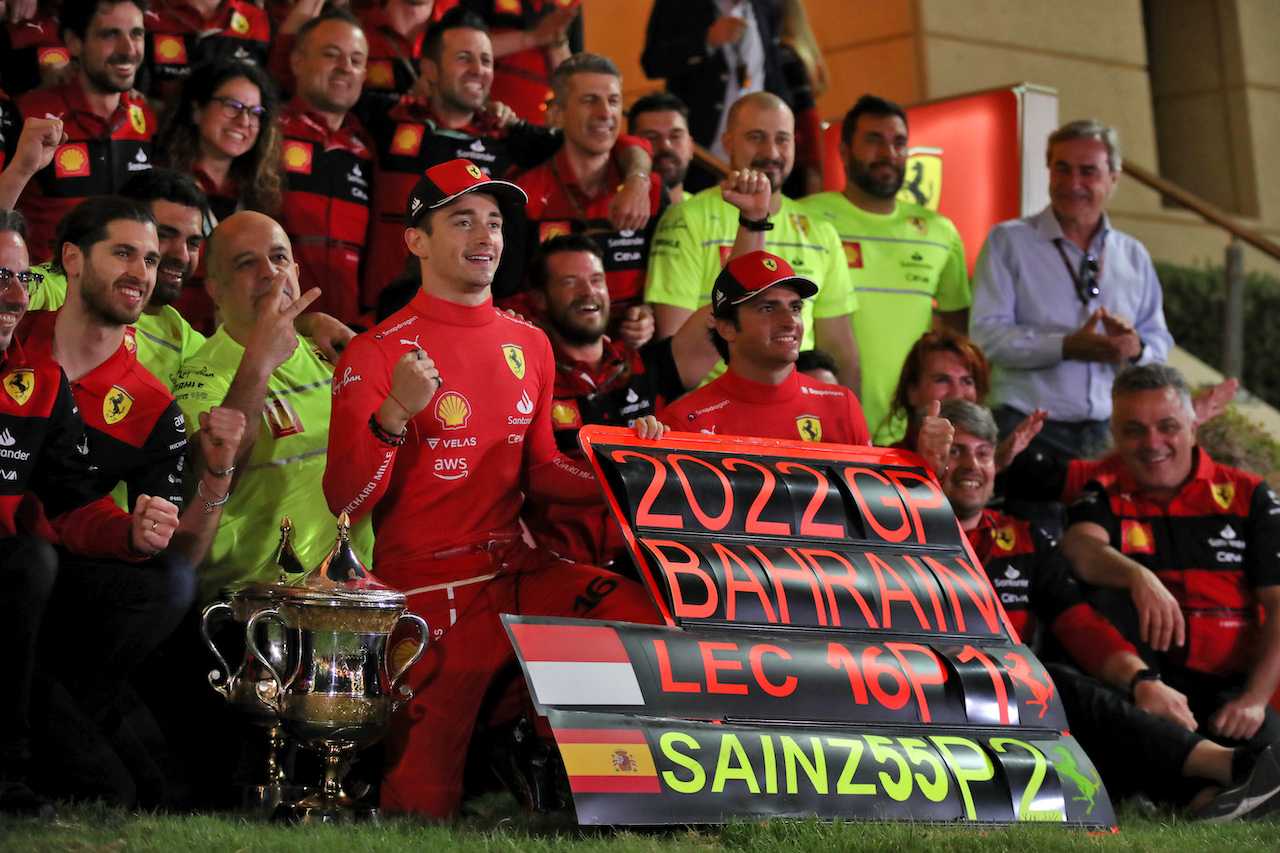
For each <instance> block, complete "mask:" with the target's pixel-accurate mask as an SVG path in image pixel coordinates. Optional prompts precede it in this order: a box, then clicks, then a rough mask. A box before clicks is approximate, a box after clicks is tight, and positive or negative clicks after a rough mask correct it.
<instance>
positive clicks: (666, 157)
mask: <svg viewBox="0 0 1280 853" xmlns="http://www.w3.org/2000/svg"><path fill="white" fill-rule="evenodd" d="M664 161H666V162H670V163H675V164H676V170H675V171H674V172H672V173H671V174H670V175H669V176H668V174H667V173H666V172H663V171H662V170H660V169H658V164H659V163H662V162H664ZM653 168H654V169H655V170H657V171H658V174H659V175H660V176H661V177H662V185H663V186H664V187H666V188H667V189H673V188H675V187H678V186H680V185H681V184H683V183H684V179H685V178H686V177H688V175H689V164H688V163H681V162H680V159H679V158H678V157H676V156H675V155H674V154H660V155H658V157H657V159H655V160H654V161H653Z"/></svg>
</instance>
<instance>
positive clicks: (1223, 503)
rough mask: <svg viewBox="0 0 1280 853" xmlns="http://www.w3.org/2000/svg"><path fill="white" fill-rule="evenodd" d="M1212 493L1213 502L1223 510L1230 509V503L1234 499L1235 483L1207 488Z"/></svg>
mask: <svg viewBox="0 0 1280 853" xmlns="http://www.w3.org/2000/svg"><path fill="white" fill-rule="evenodd" d="M1209 490H1210V491H1211V492H1213V502H1214V503H1216V504H1217V505H1218V506H1220V507H1222V508H1223V509H1231V502H1232V501H1234V500H1235V499H1236V484H1235V483H1214V484H1213V485H1212V486H1210V487H1209Z"/></svg>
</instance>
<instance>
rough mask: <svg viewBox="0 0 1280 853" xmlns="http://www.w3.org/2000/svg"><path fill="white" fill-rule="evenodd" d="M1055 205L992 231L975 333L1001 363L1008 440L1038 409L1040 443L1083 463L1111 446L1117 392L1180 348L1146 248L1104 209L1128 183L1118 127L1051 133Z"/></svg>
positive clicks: (996, 379)
mask: <svg viewBox="0 0 1280 853" xmlns="http://www.w3.org/2000/svg"><path fill="white" fill-rule="evenodd" d="M1047 154H1048V163H1049V199H1050V203H1049V206H1048V207H1047V208H1045V209H1044V210H1043V211H1041V212H1040V213H1038V214H1036V215H1035V216H1029V217H1025V218H1023V219H1015V220H1012V221H1009V222H1002V223H1000V224H999V225H997V226H995V227H994V228H992V229H991V233H990V234H988V236H987V242H986V243H985V244H984V245H983V247H982V252H981V254H980V255H979V256H978V264H977V269H976V275H975V281H976V282H977V285H976V288H975V292H974V298H973V311H972V315H971V320H970V334H971V335H972V337H973V338H974V340H975V341H977V343H978V344H979V345H980V346H981V347H982V348H983V350H984V351H985V352H986V355H987V358H988V359H989V360H990V362H991V365H992V383H991V385H992V391H993V396H994V398H995V401H996V402H997V404H998V406H999V407H998V408H997V409H996V421H997V423H998V424H999V425H1000V430H1001V434H1002V435H1003V434H1007V433H1008V432H1010V431H1011V430H1012V429H1013V428H1014V427H1015V426H1016V425H1017V424H1018V423H1020V422H1021V421H1022V420H1023V419H1024V418H1026V417H1027V416H1028V415H1031V414H1033V413H1035V412H1036V411H1037V410H1038V409H1043V410H1047V411H1048V420H1046V421H1045V423H1044V428H1043V429H1042V430H1041V432H1040V434H1039V435H1038V436H1037V437H1036V439H1035V442H1034V444H1039V445H1040V447H1041V449H1047V450H1050V451H1052V452H1054V453H1056V454H1058V455H1060V456H1065V457H1067V458H1076V457H1081V456H1088V455H1092V454H1094V453H1096V452H1097V451H1099V450H1100V449H1102V448H1103V447H1105V446H1106V443H1107V439H1108V435H1109V432H1108V425H1107V422H1108V419H1109V418H1110V416H1111V383H1112V380H1113V379H1114V378H1115V376H1116V374H1117V373H1118V372H1119V371H1120V370H1122V369H1123V368H1124V367H1125V366H1126V365H1131V364H1147V363H1150V362H1161V363H1162V362H1164V360H1165V358H1166V357H1167V356H1168V354H1169V349H1170V348H1171V347H1172V346H1173V338H1172V337H1171V336H1170V334H1169V330H1168V328H1167V326H1166V325H1165V321H1164V311H1163V307H1162V302H1163V300H1162V294H1161V290H1160V282H1159V280H1157V278H1156V273H1155V269H1154V268H1153V267H1152V265H1151V258H1150V256H1149V255H1148V254H1147V250H1146V249H1145V248H1144V247H1143V246H1142V244H1141V243H1139V242H1138V241H1137V240H1135V239H1133V238H1132V237H1130V236H1129V235H1127V234H1123V233H1121V232H1119V231H1116V230H1114V229H1112V227H1111V223H1110V221H1109V220H1108V219H1107V215H1106V213H1104V212H1103V208H1104V207H1105V206H1106V202H1107V199H1108V198H1109V197H1110V196H1111V193H1112V192H1113V191H1114V189H1115V186H1116V181H1117V180H1118V178H1119V176H1120V144H1119V138H1118V136H1117V134H1116V131H1115V129H1114V128H1110V127H1107V126H1105V125H1102V124H1099V123H1098V122H1096V121H1073V122H1070V123H1069V124H1066V125H1063V126H1062V127H1061V128H1059V129H1058V130H1057V131H1055V132H1054V133H1053V134H1051V135H1050V136H1049V145H1048V152H1047Z"/></svg>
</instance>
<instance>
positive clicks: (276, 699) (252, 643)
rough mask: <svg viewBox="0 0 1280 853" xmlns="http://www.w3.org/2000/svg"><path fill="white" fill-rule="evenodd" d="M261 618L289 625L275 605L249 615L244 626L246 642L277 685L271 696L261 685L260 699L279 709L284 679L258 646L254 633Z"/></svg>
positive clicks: (259, 688) (259, 689)
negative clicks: (285, 622)
mask: <svg viewBox="0 0 1280 853" xmlns="http://www.w3.org/2000/svg"><path fill="white" fill-rule="evenodd" d="M260 619H270V620H272V621H273V622H276V623H277V624H279V625H280V627H282V628H285V630H288V627H287V626H286V625H285V624H284V620H283V619H281V618H280V611H279V610H277V609H276V608H274V607H268V608H266V609H264V610H259V611H258V612H257V613H255V614H253V615H252V616H251V617H249V621H248V622H247V623H246V624H245V626H244V633H245V642H247V643H248V644H249V651H250V652H252V653H253V656H254V657H256V658H257V659H258V660H260V661H261V662H262V665H263V666H264V667H266V669H267V672H268V673H270V675H271V680H272V681H274V682H275V685H276V689H275V692H274V693H273V694H272V695H271V696H267V695H266V694H265V692H264V691H263V690H262V686H261V685H259V687H258V691H257V694H258V699H259V700H261V701H262V703H263V704H264V705H268V706H270V707H272V708H274V709H276V710H277V711H279V710H280V696H281V695H283V693H284V679H283V678H281V677H280V673H278V672H276V668H275V667H274V666H272V665H271V658H269V657H267V656H266V655H265V654H263V653H262V649H260V648H258V641H257V640H256V639H255V638H254V634H255V633H256V629H257V627H258V621H259V620H260Z"/></svg>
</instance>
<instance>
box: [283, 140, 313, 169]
mask: <svg viewBox="0 0 1280 853" xmlns="http://www.w3.org/2000/svg"><path fill="white" fill-rule="evenodd" d="M284 167H285V168H286V169H288V170H289V171H290V172H303V173H304V174H308V175H309V174H311V143H309V142H301V141H299V140H297V139H286V140H285V142H284Z"/></svg>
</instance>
